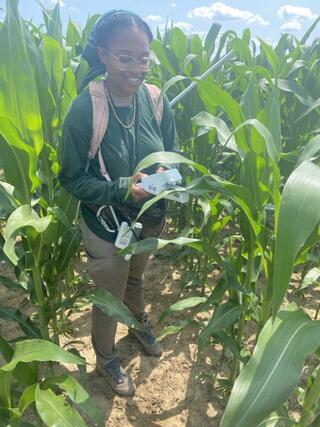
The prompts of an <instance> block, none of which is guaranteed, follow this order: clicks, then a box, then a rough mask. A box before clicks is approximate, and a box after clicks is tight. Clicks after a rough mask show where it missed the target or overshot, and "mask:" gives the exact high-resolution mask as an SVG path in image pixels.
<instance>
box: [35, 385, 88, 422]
mask: <svg viewBox="0 0 320 427" xmlns="http://www.w3.org/2000/svg"><path fill="white" fill-rule="evenodd" d="M35 397H36V406H37V410H38V413H39V415H40V417H41V419H42V421H43V422H44V423H45V424H46V425H47V426H48V427H75V426H77V427H87V425H86V423H85V422H84V421H83V419H82V418H81V417H80V415H79V414H78V412H77V411H75V410H74V409H73V408H71V407H70V406H69V405H68V404H67V403H66V402H65V400H64V398H63V396H56V395H55V394H54V393H53V391H52V390H41V388H40V387H39V384H38V385H37V388H36V393H35Z"/></svg>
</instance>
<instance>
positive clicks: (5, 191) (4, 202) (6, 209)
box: [0, 181, 19, 218]
mask: <svg viewBox="0 0 320 427" xmlns="http://www.w3.org/2000/svg"><path fill="white" fill-rule="evenodd" d="M13 193H14V186H13V185H11V184H8V183H7V182H3V181H0V217H3V218H6V217H7V216H9V215H10V214H11V213H12V212H13V211H14V210H15V209H16V208H17V207H18V206H19V205H18V202H17V200H16V199H15V198H14V196H13Z"/></svg>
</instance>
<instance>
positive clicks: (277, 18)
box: [0, 0, 320, 43]
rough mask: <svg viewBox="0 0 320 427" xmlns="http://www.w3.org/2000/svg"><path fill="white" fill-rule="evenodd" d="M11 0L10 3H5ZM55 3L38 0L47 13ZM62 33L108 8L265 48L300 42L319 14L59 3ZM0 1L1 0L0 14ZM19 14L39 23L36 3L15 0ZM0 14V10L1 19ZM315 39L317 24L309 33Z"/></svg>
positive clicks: (274, 4)
mask: <svg viewBox="0 0 320 427" xmlns="http://www.w3.org/2000/svg"><path fill="white" fill-rule="evenodd" d="M9 1H10V0H9ZM56 2H57V0H42V3H43V4H44V5H45V6H46V7H49V8H52V6H54V4H55V3H56ZM59 3H60V6H61V17H62V21H63V25H64V28H65V27H66V25H67V22H68V20H69V17H70V18H71V19H72V21H74V22H77V23H78V24H80V26H82V27H83V25H84V24H85V22H86V20H87V17H88V16H89V15H93V14H95V13H104V12H107V11H108V10H111V9H113V8H121V9H122V8H123V9H129V10H132V11H134V12H136V13H137V14H138V15H140V16H141V17H142V18H144V19H145V20H146V21H147V22H148V23H149V25H150V27H151V29H152V30H153V31H155V30H156V28H157V27H159V28H160V29H162V28H164V26H165V22H166V20H167V19H169V21H170V22H171V20H173V22H174V24H175V25H176V26H178V27H180V28H181V29H182V30H183V31H184V32H186V33H188V34H191V33H199V34H200V35H202V36H203V35H205V34H206V32H207V31H208V30H209V28H210V26H211V24H212V23H213V22H217V23H219V24H221V25H222V31H226V30H230V29H232V30H235V31H236V32H237V33H238V34H239V35H241V33H242V31H243V29H245V28H248V27H249V28H250V30H251V33H252V36H253V37H260V38H262V39H264V40H265V41H269V42H270V43H274V42H276V41H277V40H278V39H279V37H280V35H281V33H283V32H289V33H290V34H293V35H295V36H296V37H298V38H300V37H302V36H303V34H304V32H305V31H306V30H307V29H308V28H309V26H310V25H311V24H312V22H313V21H314V20H315V19H316V17H317V16H319V15H320V0H291V1H290V0H287V1H286V0H284V1H279V0H263V1H261V0H260V1H259V0H246V1H245V0H224V1H219V2H213V1H212V0H211V1H210V0H173V1H172V0H169V1H167V0H158V1H143V0H89V1H88V0H85V1H84V0H59ZM1 8H5V0H0V9H1ZM19 10H20V13H21V15H22V16H23V17H24V18H27V19H30V18H32V20H33V22H34V23H36V24H39V23H41V22H42V15H41V8H40V6H39V4H38V3H37V1H36V0H20V2H19ZM1 15H2V18H3V16H4V12H3V11H1V10H0V17H1ZM313 37H320V23H319V25H318V27H317V28H316V30H315V31H314V33H313Z"/></svg>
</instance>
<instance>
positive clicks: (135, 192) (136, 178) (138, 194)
mask: <svg viewBox="0 0 320 427" xmlns="http://www.w3.org/2000/svg"><path fill="white" fill-rule="evenodd" d="M146 176H148V175H147V174H145V173H142V172H137V173H136V174H135V175H133V176H132V177H131V182H132V185H131V197H132V198H133V200H134V201H135V202H138V201H139V200H142V199H145V198H147V197H149V196H150V193H148V192H147V191H145V190H144V189H143V188H141V187H140V186H139V185H137V183H138V182H140V181H141V180H142V178H144V177H146Z"/></svg>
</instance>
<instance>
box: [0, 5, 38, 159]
mask: <svg viewBox="0 0 320 427" xmlns="http://www.w3.org/2000/svg"><path fill="white" fill-rule="evenodd" d="M26 34H27V30H26V27H25V24H24V22H23V21H22V20H21V19H20V16H19V12H18V0H12V1H8V2H7V10H6V19H5V22H4V24H3V27H2V28H1V32H0V50H1V56H0V116H6V117H7V118H8V119H10V121H11V122H12V123H13V124H14V125H15V127H16V128H17V129H18V130H19V132H20V134H21V138H22V140H23V141H25V144H26V145H29V148H33V149H34V150H35V153H36V154H39V153H40V151H41V149H42V146H43V134H42V120H41V114H40V108H39V97H38V91H37V85H36V80H35V76H34V72H33V68H32V64H31V63H30V61H29V58H28V55H27V47H26V39H27V36H26ZM30 42H32V40H31V39H30V38H29V39H28V43H30ZM33 43H34V42H33ZM0 129H2V123H1V125H0ZM7 142H8V144H11V140H8V141H7Z"/></svg>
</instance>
